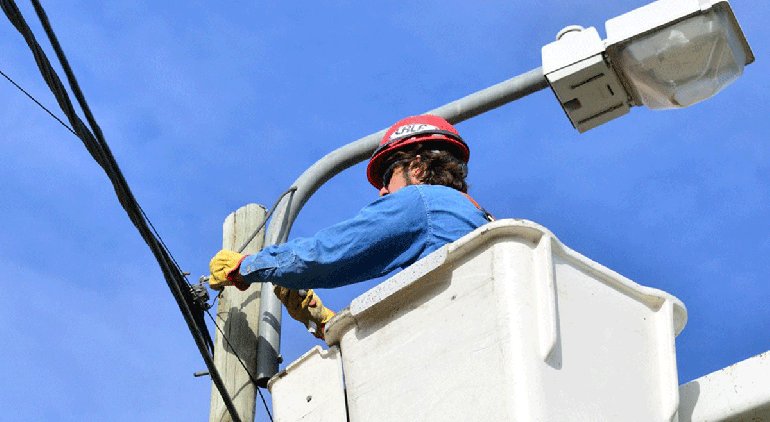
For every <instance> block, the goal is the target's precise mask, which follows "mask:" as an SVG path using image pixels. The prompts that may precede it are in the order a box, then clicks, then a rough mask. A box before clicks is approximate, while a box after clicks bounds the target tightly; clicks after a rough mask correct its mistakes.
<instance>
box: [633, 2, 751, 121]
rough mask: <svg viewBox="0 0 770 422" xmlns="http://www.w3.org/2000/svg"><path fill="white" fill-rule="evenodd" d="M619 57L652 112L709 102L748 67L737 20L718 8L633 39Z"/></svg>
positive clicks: (635, 87) (640, 96)
mask: <svg viewBox="0 0 770 422" xmlns="http://www.w3.org/2000/svg"><path fill="white" fill-rule="evenodd" d="M619 53H620V54H619V58H620V61H621V63H620V67H621V69H623V71H624V72H625V74H626V76H627V78H628V81H629V82H630V83H631V85H632V86H633V88H634V89H635V90H636V91H637V93H638V94H639V98H640V99H641V101H642V103H643V104H644V105H645V106H647V107H649V108H651V109H666V108H681V107H687V106H690V105H692V104H695V103H697V102H699V101H703V100H705V99H707V98H710V97H712V96H713V95H714V94H716V93H717V92H719V91H720V90H722V89H723V88H724V87H726V86H727V85H729V84H731V83H732V82H733V81H734V80H736V79H737V78H738V77H739V76H740V75H741V74H742V73H743V67H744V64H745V63H746V52H745V51H744V50H743V47H742V45H741V43H740V40H739V38H738V36H737V34H736V31H735V28H734V27H733V24H732V21H731V20H730V19H729V18H728V17H727V16H726V14H725V13H724V12H722V11H719V10H716V9H712V10H711V11H709V12H708V13H706V14H703V15H698V16H693V17H690V18H687V19H684V20H682V21H680V22H677V23H675V24H673V25H671V26H668V27H665V28H663V29H659V30H657V31H655V32H653V33H650V34H646V35H644V36H642V37H640V38H638V39H635V40H632V41H631V42H629V43H628V44H627V45H625V46H623V47H622V48H621V51H620V52H619Z"/></svg>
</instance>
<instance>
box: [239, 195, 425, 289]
mask: <svg viewBox="0 0 770 422" xmlns="http://www.w3.org/2000/svg"><path fill="white" fill-rule="evenodd" d="M430 230H431V228H430V221H429V220H428V216H427V210H426V207H425V201H424V199H423V197H422V195H421V193H420V192H419V190H418V189H416V188H413V189H410V188H409V187H407V188H404V189H401V190H399V191H398V192H395V193H393V194H390V195H386V196H384V197H382V198H379V199H378V200H376V201H374V202H373V203H371V204H370V205H368V206H367V207H365V208H364V209H362V210H361V211H360V212H359V213H358V214H356V216H355V217H353V218H352V219H350V220H346V221H343V222H341V223H338V224H335V225H334V226H331V227H329V228H326V229H324V230H321V231H319V232H318V233H317V234H316V235H315V236H313V237H309V238H298V239H294V240H291V241H289V242H287V243H284V244H282V245H271V246H268V247H266V248H264V249H263V250H262V251H260V252H259V253H258V254H255V255H250V256H247V257H245V258H244V259H243V261H242V262H241V263H240V266H239V271H238V272H239V274H240V275H241V276H242V277H243V279H244V280H245V281H246V283H247V284H251V283H254V282H263V281H269V282H272V283H273V284H276V285H280V286H283V287H287V288H290V289H295V290H297V289H309V288H330V287H338V286H341V285H346V284H351V283H355V282H358V281H362V280H367V279H371V278H375V277H379V276H382V275H385V274H387V273H389V272H391V271H393V270H395V269H397V268H403V267H406V266H408V265H410V264H412V263H413V262H415V261H416V260H417V259H418V258H419V257H420V254H421V253H422V252H423V250H425V248H426V247H427V244H428V242H429V241H430V236H429V234H430Z"/></svg>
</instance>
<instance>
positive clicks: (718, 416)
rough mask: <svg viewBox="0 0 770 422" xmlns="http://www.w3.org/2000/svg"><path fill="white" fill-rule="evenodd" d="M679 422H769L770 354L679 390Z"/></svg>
mask: <svg viewBox="0 0 770 422" xmlns="http://www.w3.org/2000/svg"><path fill="white" fill-rule="evenodd" d="M679 394H680V396H681V406H680V407H679V422H749V421H754V422H762V421H770V352H765V353H762V354H761V355H758V356H754V357H753V358H750V359H746V360H744V361H742V362H739V363H736V364H735V365H732V366H729V367H727V368H724V369H722V370H719V371H716V372H713V373H711V374H708V375H706V376H704V377H701V378H698V379H697V380H695V381H691V382H688V383H687V384H684V385H682V386H681V387H679Z"/></svg>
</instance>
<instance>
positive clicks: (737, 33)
mask: <svg viewBox="0 0 770 422" xmlns="http://www.w3.org/2000/svg"><path fill="white" fill-rule="evenodd" d="M606 29H607V39H606V40H605V41H603V42H602V41H601V39H600V38H599V35H598V33H597V32H596V30H595V29H594V28H588V29H586V30H583V31H577V30H575V29H574V28H573V27H570V30H569V31H562V32H560V38H559V39H558V40H557V41H556V42H554V43H551V44H548V45H546V46H544V47H543V73H544V74H545V76H546V79H547V80H548V82H549V84H550V85H551V88H552V89H553V91H554V93H555V94H556V96H557V98H558V99H559V101H560V102H561V104H562V107H563V108H564V110H565V112H566V113H567V116H568V117H569V118H570V120H571V121H572V124H573V125H574V126H575V127H576V128H577V129H578V130H579V131H580V132H584V131H586V130H588V129H591V128H593V127H596V126H598V125H600V124H603V123H605V122H607V121H609V120H612V119H614V118H616V117H619V116H620V115H623V114H626V113H627V112H628V110H629V108H630V107H632V106H636V105H645V106H647V107H648V108H651V109H666V108H681V107H687V106H689V105H692V104H695V103H697V102H699V101H703V100H705V99H707V98H710V97H712V96H713V95H714V94H716V93H717V92H719V91H720V90H722V89H723V88H724V87H726V86H727V85H729V84H730V83H732V82H733V81H735V80H736V79H737V78H738V77H739V76H740V75H741V74H742V73H743V68H744V66H745V65H747V64H750V63H751V62H753V61H754V55H753V53H752V52H751V48H750V47H749V45H748V42H747V41H746V39H745V37H744V36H743V32H742V31H741V28H740V26H739V25H738V22H737V21H736V19H735V15H734V14H733V12H732V9H731V8H730V5H729V3H728V2H727V0H658V1H656V2H654V3H651V4H649V5H647V6H644V7H641V8H639V9H636V10H634V11H631V12H629V13H626V14H624V15H622V16H619V17H617V18H614V19H610V20H609V21H607V23H606ZM621 103H622V104H621Z"/></svg>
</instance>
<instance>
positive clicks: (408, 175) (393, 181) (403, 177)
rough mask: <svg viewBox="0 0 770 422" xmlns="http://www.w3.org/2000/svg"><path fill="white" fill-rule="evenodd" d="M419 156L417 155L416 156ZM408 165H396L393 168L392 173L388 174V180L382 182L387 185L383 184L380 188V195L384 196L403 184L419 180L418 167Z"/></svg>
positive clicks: (410, 183) (406, 184)
mask: <svg viewBox="0 0 770 422" xmlns="http://www.w3.org/2000/svg"><path fill="white" fill-rule="evenodd" d="M418 158H419V156H418ZM413 164H414V163H412V165H410V166H409V167H408V169H409V170H408V171H407V167H397V168H396V169H394V170H393V175H392V176H390V179H389V180H386V181H384V182H387V185H384V186H383V187H382V189H380V196H385V195H387V194H390V193H393V192H395V191H397V190H399V189H401V188H403V187H404V186H409V185H414V184H415V183H420V182H419V173H420V171H419V169H418V168H417V166H415V165H413Z"/></svg>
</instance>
